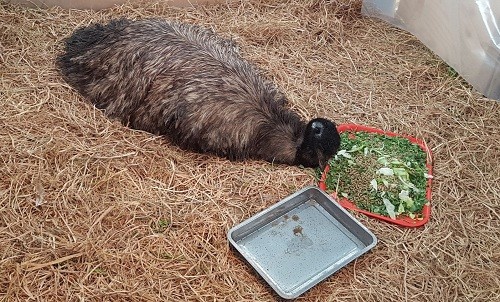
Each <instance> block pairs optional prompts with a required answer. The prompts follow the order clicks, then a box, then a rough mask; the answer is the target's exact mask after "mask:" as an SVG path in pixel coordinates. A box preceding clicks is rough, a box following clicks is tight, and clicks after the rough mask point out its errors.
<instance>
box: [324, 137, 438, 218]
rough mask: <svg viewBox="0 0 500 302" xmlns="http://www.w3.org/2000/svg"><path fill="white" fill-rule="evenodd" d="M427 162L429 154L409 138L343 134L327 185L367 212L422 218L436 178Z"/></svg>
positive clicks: (331, 162)
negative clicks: (429, 187)
mask: <svg viewBox="0 0 500 302" xmlns="http://www.w3.org/2000/svg"><path fill="white" fill-rule="evenodd" d="M426 160H427V154H426V153H425V152H424V151H423V150H422V149H421V148H420V147H419V146H418V145H416V144H413V143H411V142H410V141H409V140H408V139H406V138H402V137H391V136H387V135H381V134H374V133H368V132H343V133H341V146H340V151H339V152H338V153H337V155H336V156H335V157H334V158H332V159H331V160H330V161H329V164H330V171H329V172H328V174H327V176H326V180H325V184H326V187H327V191H329V192H330V193H331V192H337V193H339V194H340V195H341V196H343V197H348V198H349V200H351V201H352V202H354V203H355V204H356V206H358V208H361V209H363V210H367V211H370V212H372V213H376V214H381V215H385V216H389V217H391V218H392V219H395V218H396V217H397V216H398V215H406V216H409V217H411V218H415V217H417V218H418V217H419V215H421V213H422V208H423V206H424V205H425V204H426V203H427V199H426V197H425V196H426V186H427V179H428V178H432V176H431V175H429V174H428V170H427V166H426ZM321 173H322V171H319V170H318V175H321Z"/></svg>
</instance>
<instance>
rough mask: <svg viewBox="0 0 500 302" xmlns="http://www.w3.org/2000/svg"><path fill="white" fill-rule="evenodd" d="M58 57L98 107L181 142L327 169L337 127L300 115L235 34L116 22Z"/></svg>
mask: <svg viewBox="0 0 500 302" xmlns="http://www.w3.org/2000/svg"><path fill="white" fill-rule="evenodd" d="M65 43H66V45H65V50H64V52H63V53H62V54H61V55H60V56H59V57H58V59H57V66H58V68H59V69H60V71H61V73H62V75H63V77H64V79H65V81H66V82H67V83H68V84H70V85H71V86H72V87H73V88H74V89H76V90H77V91H78V92H79V93H80V94H81V95H82V96H83V97H85V98H86V99H88V100H89V101H90V102H92V103H93V104H94V105H95V106H96V107H97V108H99V109H102V110H103V111H104V112H105V114H106V115H107V116H108V117H110V118H114V119H119V120H120V121H121V122H122V123H123V124H125V125H128V126H129V127H131V128H134V129H140V130H144V131H147V132H150V133H154V134H158V135H162V136H164V137H166V138H167V139H168V140H169V141H171V142H172V143H173V144H176V145H178V146H179V147H181V148H183V149H186V150H192V151H196V152H201V153H211V154H216V155H218V156H221V157H226V158H229V159H231V160H243V159H246V158H253V159H263V160H266V161H269V162H275V163H283V164H289V165H302V166H304V167H318V166H320V167H324V166H325V165H326V163H327V161H328V159H329V158H331V157H332V156H333V155H335V153H336V152H337V150H338V148H339V145H340V136H339V133H338V132H337V128H336V126H335V124H334V123H333V122H331V121H329V120H327V119H322V118H316V119H313V120H311V121H309V123H306V122H304V121H302V120H301V119H300V117H299V116H298V114H297V113H295V112H294V111H292V110H291V109H290V108H289V107H288V104H287V100H286V99H285V97H284V95H283V94H282V93H281V92H280V91H279V90H278V89H277V87H276V86H275V85H274V84H273V83H271V82H270V81H269V80H267V79H265V78H264V76H262V74H261V72H260V71H259V70H258V69H257V68H256V67H254V66H252V65H251V64H250V63H249V62H247V61H246V60H245V59H243V58H242V57H241V56H240V54H239V53H238V49H237V47H236V46H235V45H234V43H232V41H229V40H225V39H222V38H221V37H219V36H217V35H216V34H215V33H214V32H212V31H210V30H208V29H204V28H201V27H198V26H194V25H190V24H182V23H176V22H169V21H165V20H157V19H148V20H140V21H132V20H127V19H120V20H113V21H111V22H109V23H108V24H105V25H101V24H93V25H90V26H88V27H84V28H79V29H77V30H76V31H75V32H74V33H73V34H72V35H71V36H70V37H69V38H67V39H66V40H65Z"/></svg>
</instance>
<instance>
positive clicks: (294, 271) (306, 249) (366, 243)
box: [227, 186, 377, 299]
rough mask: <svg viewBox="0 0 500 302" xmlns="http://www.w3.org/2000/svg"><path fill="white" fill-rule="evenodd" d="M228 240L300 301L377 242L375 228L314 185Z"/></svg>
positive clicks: (239, 227) (281, 289)
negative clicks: (299, 297)
mask: <svg viewBox="0 0 500 302" xmlns="http://www.w3.org/2000/svg"><path fill="white" fill-rule="evenodd" d="M227 236H228V239H229V242H230V243H231V245H232V246H234V248H235V249H236V250H237V251H238V252H239V253H240V254H241V255H242V256H243V257H244V258H245V259H246V261H248V262H249V263H250V265H251V266H252V267H253V268H254V269H255V270H256V271H257V272H258V273H259V275H260V276H261V277H262V278H264V280H266V282H267V283H268V284H269V285H270V286H271V287H272V288H273V289H274V290H275V291H276V293H277V294H278V295H280V296H281V297H283V298H285V299H293V298H297V297H298V296H300V295H301V294H303V293H304V292H305V291H307V290H309V289H310V288H311V287H313V286H315V285H316V284H318V283H319V282H321V281H322V280H324V279H325V278H327V277H329V276H330V275H332V274H333V273H335V272H336V271H338V270H339V269H341V268H342V267H344V266H345V265H347V264H348V263H349V262H351V261H353V260H354V259H356V258H358V257H359V256H361V255H362V254H364V253H366V252H367V251H369V250H370V249H372V248H373V247H374V246H375V245H376V244H377V238H376V237H375V235H374V234H373V233H372V232H370V230H368V229H367V228H366V227H365V226H363V225H362V224H361V223H360V222H359V221H357V220H356V219H355V218H354V217H353V216H351V215H350V214H349V213H348V212H347V211H346V210H345V209H344V208H342V207H341V206H340V205H339V204H338V203H337V202H336V201H335V200H334V199H333V198H332V197H331V196H329V195H328V194H326V193H324V192H323V191H322V190H320V189H319V188H318V187H313V186H311V187H306V188H304V189H302V190H300V191H298V192H296V193H294V194H292V195H290V196H288V197H286V198H284V199H283V200H281V201H280V202H278V203H276V204H274V205H273V206H271V207H269V208H267V209H266V210H264V211H262V212H260V213H258V214H256V215H255V216H253V217H251V218H249V219H247V220H245V221H244V222H242V223H240V224H238V225H236V226H235V227H233V228H232V229H230V230H229V232H228V234H227Z"/></svg>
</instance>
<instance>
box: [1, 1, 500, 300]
mask: <svg viewBox="0 0 500 302" xmlns="http://www.w3.org/2000/svg"><path fill="white" fill-rule="evenodd" d="M360 7H361V3H360V1H355V0H352V1H349V0H345V1H319V0H280V1H274V0H268V1H265V0H249V1H241V2H240V1H238V0H234V1H233V2H232V3H231V4H229V5H226V4H224V5H215V6H207V7H205V8H198V9H193V8H184V9H173V8H169V7H168V6H167V5H166V4H165V1H162V2H161V3H150V4H146V5H144V6H141V7H132V6H120V7H116V8H113V9H109V10H104V11H99V12H89V11H65V10H61V9H27V8H22V7H19V6H14V5H9V4H6V3H5V2H0V64H1V65H0V66H1V67H0V76H1V83H0V85H1V87H0V105H1V109H0V159H1V162H0V272H1V274H0V300H2V301H31V300H46V301H159V300H165V301H168V300H170V301H184V300H186V301H214V300H227V301H272V300H276V299H278V296H276V295H275V294H274V293H273V292H272V290H271V289H270V288H269V287H268V286H266V285H265V283H264V282H263V281H262V280H261V279H259V278H258V277H257V276H256V274H255V273H254V272H253V271H252V270H251V269H250V268H249V267H248V266H247V265H246V264H245V263H244V262H243V261H242V260H241V259H240V258H238V257H237V256H236V255H235V254H234V253H233V252H232V251H231V250H230V248H229V246H228V242H227V239H226V232H227V231H228V229H229V228H230V227H232V226H233V225H235V224H236V223H238V222H241V221H242V220H244V219H246V218H248V217H250V216H252V215H254V214H255V213H257V212H258V211H260V210H262V209H264V208H266V207H268V206H270V205H272V204H274V203H275V202H276V201H278V200H280V199H282V198H283V197H285V196H287V195H289V194H290V193H292V192H295V191H296V190H298V189H300V188H302V187H304V186H306V185H309V184H313V183H314V182H315V179H314V172H313V171H312V170H308V169H300V168H298V167H287V166H279V165H271V164H269V163H265V162H256V161H248V162H241V163H233V162H229V161H227V160H224V159H220V158H215V157H211V156H206V155H198V154H192V153H187V152H184V151H182V150H179V149H178V148H176V147H173V146H171V145H169V144H168V143H167V142H165V141H164V140H162V139H161V138H158V137H154V136H152V135H149V134H147V133H143V132H139V131H133V130H130V129H127V128H125V127H123V126H122V125H120V124H118V123H117V122H113V121H109V120H107V119H106V118H105V117H104V116H103V114H102V113H101V112H99V111H96V110H95V109H94V108H93V107H92V106H90V105H89V104H87V103H85V102H84V101H83V100H82V98H81V97H79V96H78V94H77V93H75V92H74V91H72V90H71V89H70V88H69V87H68V85H66V84H65V83H64V82H63V81H62V79H61V77H60V76H59V74H58V72H57V70H56V69H55V67H54V58H55V56H56V54H57V53H58V52H59V51H60V49H61V44H60V41H61V39H62V38H64V37H65V36H67V35H68V34H70V33H71V32H72V31H73V30H74V29H75V28H77V27H79V26H82V25H85V24H88V23H90V22H93V21H104V20H108V19H110V18H113V17H118V16H127V17H131V18H146V17H152V16H156V17H164V18H172V19H178V20H182V21H186V22H192V23H197V24H201V25H205V26H208V27H212V28H214V29H215V30H216V31H217V32H219V33H220V34H221V35H223V36H225V37H230V38H233V39H234V40H235V41H236V42H237V43H238V44H239V45H240V46H241V51H242V53H243V54H244V56H245V57H246V58H248V59H249V60H251V61H253V62H255V64H257V65H259V66H260V67H261V68H262V69H263V70H264V71H265V73H266V74H268V75H269V77H272V78H273V79H274V80H275V81H276V82H277V83H278V84H279V86H280V87H281V88H282V90H283V91H284V92H285V94H286V95H287V96H288V97H289V99H290V103H291V104H292V106H293V107H294V108H295V109H296V110H297V111H298V112H300V113H301V115H302V116H304V118H310V117H314V116H326V117H328V118H331V119H333V120H335V121H337V122H338V123H346V122H355V123H360V124H365V125H370V126H375V127H379V128H383V129H386V130H392V131H396V132H400V133H408V134H410V135H413V136H416V137H418V138H420V139H423V140H425V141H426V142H427V144H428V145H429V146H430V147H431V148H432V151H433V153H434V171H435V179H434V186H433V203H432V219H431V220H430V222H429V223H428V224H427V225H426V226H425V227H422V228H419V229H406V228H400V227H396V226H393V225H389V224H386V223H384V222H380V221H377V220H374V219H370V218H367V217H364V216H359V215H358V216H357V217H359V219H360V220H361V222H362V223H364V224H365V225H366V226H367V227H369V228H370V229H371V230H372V231H373V232H374V233H375V234H376V236H377V237H378V238H379V244H378V245H377V246H376V248H374V249H373V250H372V252H370V253H369V254H366V255H365V256H363V257H362V258H360V259H359V260H358V261H356V262H355V263H351V264H350V265H349V266H347V267H346V268H344V269H342V270H341V271H340V272H338V273H337V274H335V275H334V276H331V277H330V278H328V279H327V280H326V281H325V282H323V283H321V284H319V285H318V286H316V287H315V288H313V289H312V290H310V291H309V292H307V293H306V294H304V295H303V296H302V297H301V298H300V300H302V301H328V300H330V301H405V300H413V301H417V300H418V301H495V300H496V301H498V299H500V231H499V227H500V217H499V216H500V208H499V203H500V169H499V164H498V163H499V162H500V143H499V140H500V130H499V129H500V126H499V123H500V103H499V102H496V101H493V100H489V99H486V98H484V97H482V96H481V95H480V94H479V93H477V92H476V91H475V90H474V89H473V88H472V87H471V86H469V85H468V84H467V83H466V82H465V81H464V80H463V79H462V78H460V77H456V75H455V74H454V72H453V71H452V70H450V69H449V68H448V67H447V65H446V64H445V63H444V62H443V61H441V60H440V59H439V58H438V57H437V56H435V55H433V54H432V53H431V52H430V51H429V50H428V49H427V48H426V47H425V46H424V45H422V44H421V43H420V42H419V41H418V40H417V39H416V38H414V37H413V36H411V35H410V34H408V33H406V32H403V31H401V30H398V29H395V28H394V27H391V26H390V25H388V24H386V23H384V22H381V21H378V20H373V19H370V18H366V17H363V16H362V15H361V14H360Z"/></svg>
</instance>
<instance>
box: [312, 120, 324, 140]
mask: <svg viewBox="0 0 500 302" xmlns="http://www.w3.org/2000/svg"><path fill="white" fill-rule="evenodd" d="M311 127H312V130H313V133H314V136H316V137H320V136H321V135H322V134H323V129H324V128H325V126H324V125H323V124H322V123H320V122H314V123H312V125H311Z"/></svg>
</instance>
